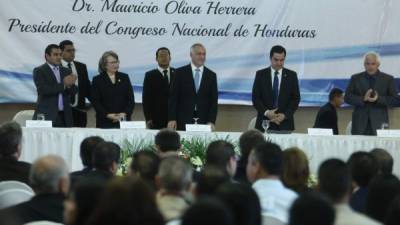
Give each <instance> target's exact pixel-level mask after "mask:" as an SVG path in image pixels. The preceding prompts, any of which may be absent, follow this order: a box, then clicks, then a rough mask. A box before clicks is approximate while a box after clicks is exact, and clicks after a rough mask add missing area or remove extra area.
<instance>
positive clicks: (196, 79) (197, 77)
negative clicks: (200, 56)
mask: <svg viewBox="0 0 400 225" xmlns="http://www.w3.org/2000/svg"><path fill="white" fill-rule="evenodd" d="M194 71H195V73H194V86H195V87H196V92H198V91H199V87H200V69H199V68H196V69H195V70H194Z"/></svg>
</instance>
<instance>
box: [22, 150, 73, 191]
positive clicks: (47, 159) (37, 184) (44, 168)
mask: <svg viewBox="0 0 400 225" xmlns="http://www.w3.org/2000/svg"><path fill="white" fill-rule="evenodd" d="M65 177H69V173H68V168H67V165H66V163H65V161H64V160H63V159H62V158H61V157H60V156H57V155H47V156H43V157H41V158H39V159H37V160H36V161H35V162H34V163H33V165H32V167H31V170H30V174H29V180H30V183H31V186H32V188H33V189H34V190H35V191H36V192H38V193H53V192H58V191H59V182H60V180H61V179H62V178H65Z"/></svg>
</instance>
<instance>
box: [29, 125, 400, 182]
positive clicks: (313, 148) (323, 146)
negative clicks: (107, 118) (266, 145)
mask: <svg viewBox="0 0 400 225" xmlns="http://www.w3.org/2000/svg"><path fill="white" fill-rule="evenodd" d="M156 133H157V131H154V130H124V129H121V130H119V129H108V130H105V129H93V128H23V146H22V156H21V160H23V161H27V162H32V161H34V160H35V159H36V158H38V157H39V156H42V155H46V154H50V153H51V154H57V155H60V156H61V157H63V158H64V159H65V160H66V162H67V164H68V166H69V167H70V169H71V171H75V170H79V169H81V168H82V164H81V160H80V157H79V146H80V143H81V141H82V140H83V139H84V138H86V137H89V136H93V135H98V136H100V137H103V138H104V139H105V140H108V141H114V142H116V143H118V144H121V143H122V142H123V141H124V140H125V139H128V140H135V139H136V140H140V139H145V140H148V141H153V139H154V135H155V134H156ZM180 134H181V138H190V137H193V136H196V137H200V138H206V139H207V140H213V139H218V138H222V139H225V138H226V137H227V136H229V140H233V141H237V140H238V139H239V136H240V134H241V133H238V132H215V133H199V132H180ZM268 138H269V139H270V140H271V141H273V142H275V143H277V144H279V145H280V146H281V147H282V149H284V148H288V147H294V146H297V147H299V148H300V149H302V150H304V151H305V152H306V154H307V156H308V158H309V161H310V169H311V172H312V173H314V174H315V173H316V171H317V170H318V166H319V165H320V163H321V162H323V161H324V160H326V159H328V158H331V157H335V158H340V159H343V160H347V159H348V157H349V156H350V154H352V153H353V152H355V151H359V150H365V151H369V150H371V149H372V148H383V149H386V150H388V151H389V152H390V154H391V155H392V156H393V158H394V173H395V174H396V175H400V163H399V161H400V149H398V148H399V146H400V138H380V137H370V136H309V135H306V134H268Z"/></svg>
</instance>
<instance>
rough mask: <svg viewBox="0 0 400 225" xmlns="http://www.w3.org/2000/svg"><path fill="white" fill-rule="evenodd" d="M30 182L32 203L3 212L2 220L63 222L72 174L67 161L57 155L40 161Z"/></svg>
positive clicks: (36, 164)
mask: <svg viewBox="0 0 400 225" xmlns="http://www.w3.org/2000/svg"><path fill="white" fill-rule="evenodd" d="M30 181H31V184H32V188H33V190H34V191H35V193H36V195H35V196H34V197H33V198H32V199H30V200H29V201H26V202H23V203H20V204H18V205H15V206H11V207H9V208H6V209H3V210H0V218H2V219H3V218H7V220H9V221H14V222H15V224H26V223H29V222H34V221H43V220H46V221H52V222H56V223H63V212H64V205H63V204H64V199H65V195H66V194H67V193H68V191H69V174H68V168H67V165H66V164H65V162H64V160H63V159H62V158H61V157H59V156H56V155H47V156H44V157H41V158H39V159H37V160H36V161H35V162H34V163H33V165H32V168H31V176H30Z"/></svg>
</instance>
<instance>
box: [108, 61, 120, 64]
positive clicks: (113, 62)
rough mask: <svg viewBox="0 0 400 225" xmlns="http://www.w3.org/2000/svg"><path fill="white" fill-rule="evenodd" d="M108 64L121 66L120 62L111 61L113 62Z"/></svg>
mask: <svg viewBox="0 0 400 225" xmlns="http://www.w3.org/2000/svg"><path fill="white" fill-rule="evenodd" d="M107 63H108V64H111V65H115V64H119V61H111V62H107Z"/></svg>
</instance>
